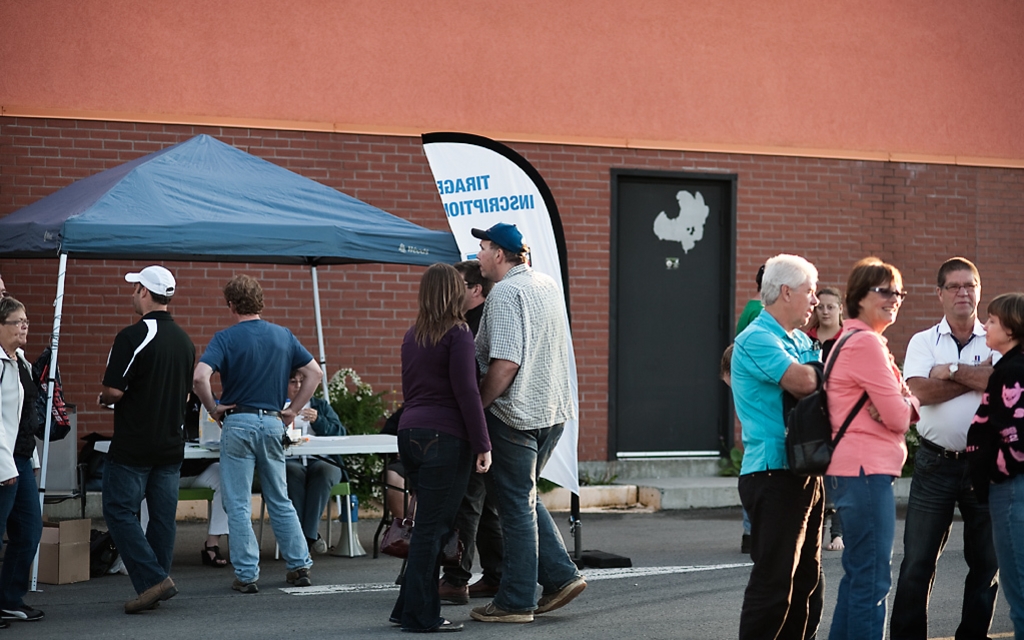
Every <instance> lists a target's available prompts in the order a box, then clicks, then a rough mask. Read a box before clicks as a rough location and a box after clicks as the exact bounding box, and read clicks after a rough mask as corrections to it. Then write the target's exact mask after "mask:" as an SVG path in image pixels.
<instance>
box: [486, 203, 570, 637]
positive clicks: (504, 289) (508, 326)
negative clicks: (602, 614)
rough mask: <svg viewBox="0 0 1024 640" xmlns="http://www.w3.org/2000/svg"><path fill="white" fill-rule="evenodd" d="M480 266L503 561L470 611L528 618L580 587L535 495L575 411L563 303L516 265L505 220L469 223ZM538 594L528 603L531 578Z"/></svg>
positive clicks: (542, 278) (518, 240)
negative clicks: (488, 594) (495, 584)
mask: <svg viewBox="0 0 1024 640" xmlns="http://www.w3.org/2000/svg"><path fill="white" fill-rule="evenodd" d="M473 235H474V236H475V237H477V238H480V252H479V253H478V254H477V259H478V260H479V261H480V271H481V272H482V274H483V276H484V277H485V278H487V279H488V280H491V281H493V282H495V285H494V288H493V289H492V290H491V293H490V295H489V296H487V302H485V303H484V315H483V318H482V319H481V321H480V330H479V332H478V333H477V337H476V358H477V364H478V365H479V366H480V368H481V370H482V371H483V373H484V377H483V380H481V382H480V398H481V400H482V401H483V405H484V408H485V409H486V412H485V415H486V417H487V429H488V432H489V434H490V437H491V446H492V450H493V458H494V462H493V466H492V473H491V474H490V476H491V486H490V487H489V488H488V491H491V490H492V489H493V491H494V493H495V495H496V496H497V498H498V509H499V512H500V514H501V530H502V536H503V538H504V542H505V562H504V567H503V572H502V578H501V586H500V588H499V589H498V593H497V595H495V596H494V600H493V601H492V602H490V603H488V604H487V605H485V606H483V607H477V608H475V609H473V612H472V613H471V615H472V617H473V618H474V619H476V620H480V621H482V622H533V616H534V614H541V613H546V612H548V611H553V610H555V609H558V608H560V607H562V606H564V605H566V604H568V603H569V602H570V601H571V600H572V599H573V598H575V597H576V596H578V595H579V594H580V593H582V591H583V590H584V589H585V588H586V587H587V583H586V582H585V581H584V579H583V576H581V575H580V573H579V571H577V569H576V565H575V564H573V562H572V560H571V559H570V558H569V553H568V552H567V551H566V550H565V544H564V543H563V542H562V536H561V534H559V532H558V529H557V528H556V527H555V523H554V521H553V520H552V519H551V514H549V513H548V511H547V509H545V508H544V505H543V503H542V502H541V501H540V500H538V499H537V477H538V476H539V475H540V472H541V469H543V468H544V465H545V464H546V463H547V461H548V458H549V457H550V456H551V451H552V450H553V449H554V447H555V445H556V444H557V443H558V439H559V437H561V435H562V428H563V426H564V424H565V421H566V420H569V419H572V418H574V417H575V415H574V409H573V406H572V393H571V390H570V386H569V343H568V332H567V329H566V320H565V318H566V310H565V301H564V300H563V298H562V293H561V290H560V289H559V287H558V284H557V283H556V282H555V281H554V280H553V279H551V278H550V277H549V276H547V275H545V274H542V273H538V272H536V271H534V270H533V269H531V268H530V266H529V265H528V264H526V256H527V254H528V252H529V249H528V248H527V247H526V246H525V245H524V244H523V236H522V234H521V233H520V232H519V230H518V229H517V228H516V227H515V225H511V224H505V223H498V224H496V225H494V226H493V227H491V228H490V229H487V230H481V229H473ZM538 581H539V582H540V584H541V586H542V587H543V592H542V595H541V598H540V600H539V601H538V600H537V595H536V594H537V583H538Z"/></svg>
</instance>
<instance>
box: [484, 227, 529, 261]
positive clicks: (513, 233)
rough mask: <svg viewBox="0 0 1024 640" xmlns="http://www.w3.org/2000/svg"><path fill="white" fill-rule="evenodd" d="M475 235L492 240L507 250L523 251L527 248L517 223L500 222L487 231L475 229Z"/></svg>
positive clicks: (513, 251)
mask: <svg viewBox="0 0 1024 640" xmlns="http://www.w3.org/2000/svg"><path fill="white" fill-rule="evenodd" d="M473 237H474V238H480V239H481V240H490V241H491V242H493V243H494V244H496V245H498V246H499V247H501V248H502V249H504V250H506V251H511V252H512V253H522V252H523V251H525V250H526V247H524V246H523V234H521V233H519V229H516V225H514V224H507V223H505V222H499V223H498V224H496V225H494V226H493V227H491V228H490V229H487V230H486V231H485V230H483V229H473Z"/></svg>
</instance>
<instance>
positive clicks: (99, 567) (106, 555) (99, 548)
mask: <svg viewBox="0 0 1024 640" xmlns="http://www.w3.org/2000/svg"><path fill="white" fill-rule="evenodd" d="M116 561H117V547H116V546H115V545H114V538H113V537H112V536H111V535H110V532H109V531H99V530H98V529H93V530H92V531H90V532H89V576H90V577H92V578H99V577H101V576H105V575H107V573H108V572H109V571H110V568H111V567H112V566H114V563H115V562H116Z"/></svg>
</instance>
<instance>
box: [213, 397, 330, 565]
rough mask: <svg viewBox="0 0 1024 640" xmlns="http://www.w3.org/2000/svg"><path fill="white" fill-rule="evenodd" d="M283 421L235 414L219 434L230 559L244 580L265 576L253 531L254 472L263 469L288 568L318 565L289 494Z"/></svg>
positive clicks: (266, 493)
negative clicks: (285, 466) (261, 572)
mask: <svg viewBox="0 0 1024 640" xmlns="http://www.w3.org/2000/svg"><path fill="white" fill-rule="evenodd" d="M283 435H284V423H282V422H281V420H280V419H279V418H274V417H271V416H260V415H256V414H251V413H233V414H231V415H229V416H228V417H227V418H225V419H224V428H223V430H222V431H221V436H220V487H221V491H222V492H223V493H224V510H225V511H226V512H227V514H228V531H229V535H230V536H231V564H232V565H234V567H235V577H236V578H238V579H239V580H240V581H241V582H246V583H248V582H256V580H258V579H259V577H260V549H259V544H258V543H257V542H256V534H255V533H253V530H252V478H253V471H254V470H258V471H259V474H260V487H261V489H262V491H263V502H264V503H266V505H267V513H268V514H270V526H271V527H272V528H273V529H274V536H275V537H276V538H277V544H278V546H279V547H280V549H281V556H282V557H283V558H284V560H285V566H286V567H287V569H288V570H289V571H294V570H296V569H301V568H303V567H311V566H313V561H312V560H311V559H310V557H309V548H308V547H307V546H306V539H305V537H304V536H303V535H302V527H301V526H300V525H299V517H298V516H297V515H296V514H295V507H293V506H292V502H291V500H289V499H288V491H287V482H286V481H285V472H284V445H282V444H281V436H283Z"/></svg>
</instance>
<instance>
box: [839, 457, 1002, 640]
mask: <svg viewBox="0 0 1024 640" xmlns="http://www.w3.org/2000/svg"><path fill="white" fill-rule="evenodd" d="M958 506H959V508H960V515H961V516H962V517H963V521H964V559H965V560H966V561H967V569H968V571H967V578H966V579H965V580H964V599H963V609H962V611H961V614H960V626H959V627H957V630H956V638H957V640H970V639H973V638H987V637H988V629H989V627H990V626H991V624H992V617H993V615H994V614H995V609H996V595H997V594H998V592H999V575H998V571H999V565H998V563H997V561H996V552H995V547H994V545H993V543H992V519H991V518H990V516H989V508H988V505H983V504H978V498H977V496H976V495H975V493H974V488H973V487H972V486H971V478H970V476H969V475H968V473H967V461H966V460H963V459H961V460H952V459H950V458H945V457H943V456H941V455H940V454H939V453H937V452H935V451H932V450H930V449H926V448H925V447H921V448H920V449H918V450H917V455H916V456H915V457H914V479H913V480H912V481H911V483H910V500H909V504H908V505H907V521H906V526H905V528H904V531H903V554H904V556H903V563H902V564H901V565H900V576H899V579H898V581H897V582H896V597H895V598H894V599H893V603H892V618H891V620H890V622H889V634H890V636H891V637H892V639H893V640H924V638H926V637H927V634H928V600H929V599H930V598H931V592H932V583H933V582H934V580H935V565H936V563H937V562H938V560H939V556H940V555H942V550H943V549H944V548H945V547H946V540H947V539H948V538H949V532H950V528H951V527H952V524H953V509H954V508H956V507H958ZM844 524H846V523H844ZM847 526H849V525H847Z"/></svg>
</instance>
